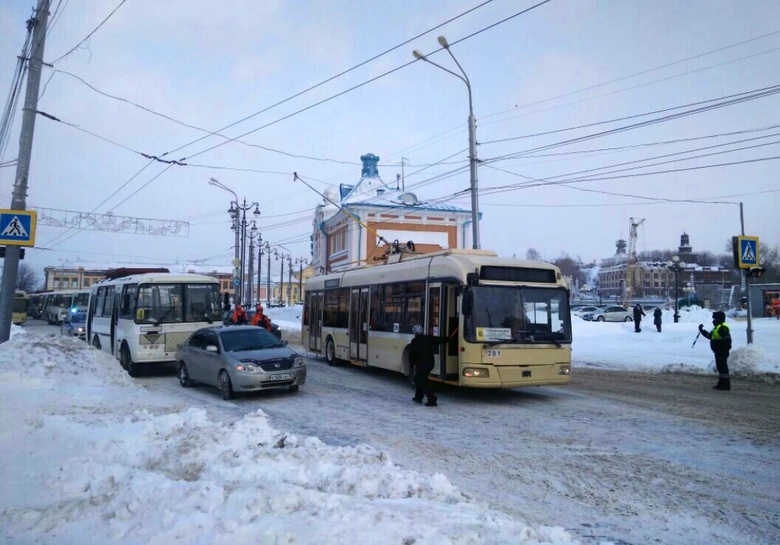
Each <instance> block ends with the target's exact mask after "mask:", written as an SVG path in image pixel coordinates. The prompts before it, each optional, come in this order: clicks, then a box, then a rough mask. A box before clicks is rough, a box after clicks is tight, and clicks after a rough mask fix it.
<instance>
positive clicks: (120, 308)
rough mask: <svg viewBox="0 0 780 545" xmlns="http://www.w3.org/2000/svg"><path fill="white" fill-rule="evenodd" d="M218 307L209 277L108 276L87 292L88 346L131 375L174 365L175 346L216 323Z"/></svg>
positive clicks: (216, 290) (215, 284) (215, 287)
mask: <svg viewBox="0 0 780 545" xmlns="http://www.w3.org/2000/svg"><path fill="white" fill-rule="evenodd" d="M109 273H110V271H109ZM221 308H222V307H221V306H220V295H219V282H218V281H217V280H216V279H215V278H211V277H209V276H202V275H198V274H175V273H139V274H129V275H125V276H118V277H109V278H106V279H105V280H100V281H98V282H95V283H94V284H93V285H92V286H91V288H90V297H89V307H88V309H89V310H88V313H87V342H89V343H90V344H91V345H92V346H94V347H95V348H97V349H99V350H103V351H104V352H108V353H109V354H111V355H113V356H114V357H115V358H116V359H117V360H119V362H120V364H121V365H122V367H123V368H124V369H125V370H126V371H127V372H128V374H129V375H130V376H131V377H135V376H138V374H139V372H140V370H141V367H142V366H144V365H147V364H156V363H162V362H171V361H174V359H175V352H176V348H177V347H178V346H179V344H181V343H183V342H184V341H185V340H186V339H187V338H188V337H189V336H190V334H191V333H192V332H193V331H195V330H197V329H200V328H202V327H207V326H208V325H210V324H213V323H221V315H222V313H221Z"/></svg>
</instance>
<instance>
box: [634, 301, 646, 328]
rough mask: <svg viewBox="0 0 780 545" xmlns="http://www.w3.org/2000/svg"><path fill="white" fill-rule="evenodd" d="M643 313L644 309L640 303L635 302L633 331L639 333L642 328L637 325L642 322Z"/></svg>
mask: <svg viewBox="0 0 780 545" xmlns="http://www.w3.org/2000/svg"><path fill="white" fill-rule="evenodd" d="M644 315H645V311H644V309H643V308H642V305H640V304H639V303H637V304H636V305H635V306H634V333H639V332H640V331H642V328H641V327H639V325H640V324H641V323H642V316H644Z"/></svg>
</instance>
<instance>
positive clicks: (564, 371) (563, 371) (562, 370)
mask: <svg viewBox="0 0 780 545" xmlns="http://www.w3.org/2000/svg"><path fill="white" fill-rule="evenodd" d="M558 374H559V375H567V376H568V375H571V366H570V365H561V366H560V367H558Z"/></svg>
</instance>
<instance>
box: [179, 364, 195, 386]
mask: <svg viewBox="0 0 780 545" xmlns="http://www.w3.org/2000/svg"><path fill="white" fill-rule="evenodd" d="M179 384H181V387H182V388H189V387H190V386H192V380H191V379H190V372H189V371H188V370H187V364H186V363H184V362H183V361H180V362H179Z"/></svg>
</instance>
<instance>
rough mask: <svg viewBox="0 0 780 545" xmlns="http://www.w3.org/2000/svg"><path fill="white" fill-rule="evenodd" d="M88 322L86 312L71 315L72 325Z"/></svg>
mask: <svg viewBox="0 0 780 545" xmlns="http://www.w3.org/2000/svg"><path fill="white" fill-rule="evenodd" d="M86 321H87V313H86V312H73V313H71V315H70V323H72V324H79V323H84V322H86Z"/></svg>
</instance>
